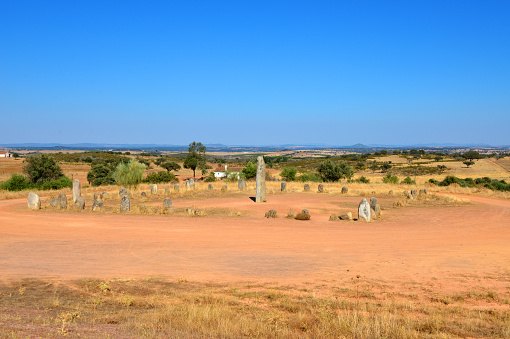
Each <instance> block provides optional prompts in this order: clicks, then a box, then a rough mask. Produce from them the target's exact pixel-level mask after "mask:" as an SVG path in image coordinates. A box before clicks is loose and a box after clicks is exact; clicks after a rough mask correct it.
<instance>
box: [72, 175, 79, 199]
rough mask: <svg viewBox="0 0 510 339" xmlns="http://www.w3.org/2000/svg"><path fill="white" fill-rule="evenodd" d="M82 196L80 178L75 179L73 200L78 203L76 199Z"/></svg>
mask: <svg viewBox="0 0 510 339" xmlns="http://www.w3.org/2000/svg"><path fill="white" fill-rule="evenodd" d="M78 197H81V184H80V180H78V179H74V181H73V202H74V203H76V199H77V198H78Z"/></svg>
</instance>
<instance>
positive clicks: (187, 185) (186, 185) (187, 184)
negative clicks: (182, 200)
mask: <svg viewBox="0 0 510 339" xmlns="http://www.w3.org/2000/svg"><path fill="white" fill-rule="evenodd" d="M184 188H185V189H187V190H189V188H190V185H189V179H186V180H184Z"/></svg>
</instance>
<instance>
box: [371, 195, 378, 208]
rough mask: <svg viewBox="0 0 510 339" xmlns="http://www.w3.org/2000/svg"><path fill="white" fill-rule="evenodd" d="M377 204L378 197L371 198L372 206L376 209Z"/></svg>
mask: <svg viewBox="0 0 510 339" xmlns="http://www.w3.org/2000/svg"><path fill="white" fill-rule="evenodd" d="M375 205H377V198H374V197H372V198H370V208H372V209H374V210H375Z"/></svg>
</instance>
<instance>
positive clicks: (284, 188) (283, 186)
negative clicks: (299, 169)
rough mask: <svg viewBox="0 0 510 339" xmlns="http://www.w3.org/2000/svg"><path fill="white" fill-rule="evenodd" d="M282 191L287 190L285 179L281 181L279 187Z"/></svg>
mask: <svg viewBox="0 0 510 339" xmlns="http://www.w3.org/2000/svg"><path fill="white" fill-rule="evenodd" d="M280 190H281V191H282V192H285V191H287V183H286V182H285V181H282V185H281V189H280Z"/></svg>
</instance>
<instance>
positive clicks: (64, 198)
mask: <svg viewBox="0 0 510 339" xmlns="http://www.w3.org/2000/svg"><path fill="white" fill-rule="evenodd" d="M58 202H59V205H60V209H63V210H65V209H66V208H67V196H66V195H65V194H64V193H60V194H59V195H58Z"/></svg>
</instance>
